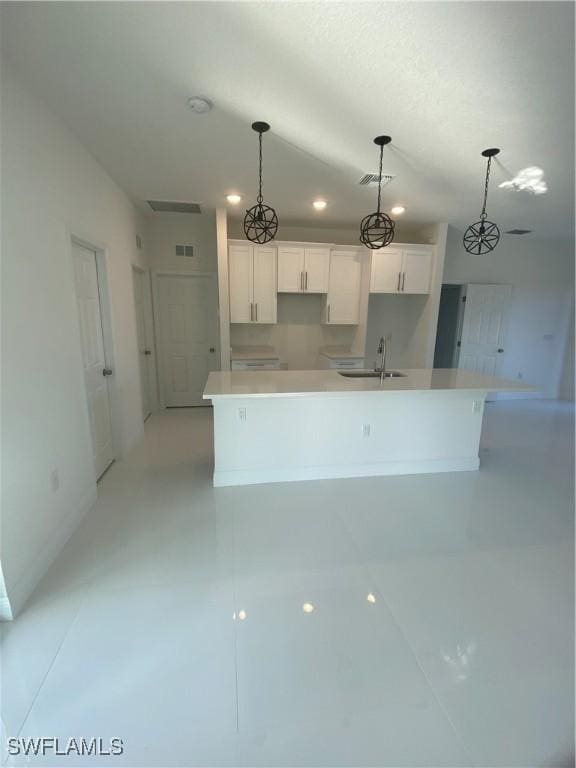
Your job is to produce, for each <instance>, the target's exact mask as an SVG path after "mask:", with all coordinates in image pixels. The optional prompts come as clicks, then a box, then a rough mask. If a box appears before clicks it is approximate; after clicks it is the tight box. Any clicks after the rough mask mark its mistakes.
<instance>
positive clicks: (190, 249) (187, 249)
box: [175, 245, 194, 258]
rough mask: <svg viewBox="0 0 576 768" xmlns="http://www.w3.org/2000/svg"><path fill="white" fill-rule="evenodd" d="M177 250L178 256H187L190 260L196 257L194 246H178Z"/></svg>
mask: <svg viewBox="0 0 576 768" xmlns="http://www.w3.org/2000/svg"><path fill="white" fill-rule="evenodd" d="M175 250H176V256H187V257H188V258H191V257H192V256H194V246H193V245H177V246H176V248H175Z"/></svg>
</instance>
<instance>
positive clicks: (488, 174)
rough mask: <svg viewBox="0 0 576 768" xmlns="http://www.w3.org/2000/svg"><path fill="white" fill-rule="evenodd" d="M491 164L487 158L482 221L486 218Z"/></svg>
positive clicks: (490, 159) (490, 160)
mask: <svg viewBox="0 0 576 768" xmlns="http://www.w3.org/2000/svg"><path fill="white" fill-rule="evenodd" d="M491 164H492V158H491V157H489V158H488V165H487V166H486V181H485V183H484V203H483V205H482V213H481V214H480V218H481V219H482V220H484V219H485V218H486V215H487V214H486V201H487V200H488V181H489V180H490V165H491Z"/></svg>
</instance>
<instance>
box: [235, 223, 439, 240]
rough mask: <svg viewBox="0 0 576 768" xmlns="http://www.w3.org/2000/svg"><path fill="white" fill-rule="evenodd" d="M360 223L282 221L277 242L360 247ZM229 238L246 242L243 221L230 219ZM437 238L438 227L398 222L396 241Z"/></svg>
mask: <svg viewBox="0 0 576 768" xmlns="http://www.w3.org/2000/svg"><path fill="white" fill-rule="evenodd" d="M359 226H360V222H358V227H347V228H345V227H342V228H340V227H323V226H321V224H319V225H318V226H316V227H311V226H295V225H283V224H282V220H281V219H280V226H279V227H278V234H277V236H276V239H277V240H299V241H301V242H307V243H338V244H339V245H360V241H359V239H358V234H359ZM228 237H229V238H231V239H237V238H238V239H241V240H244V239H245V236H244V231H243V229H242V220H241V219H238V218H229V219H228ZM435 238H436V225H430V224H421V225H411V224H405V223H404V222H402V221H400V220H399V221H397V222H396V229H395V235H394V239H395V240H396V241H398V242H404V243H433V242H435Z"/></svg>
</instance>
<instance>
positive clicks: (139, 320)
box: [132, 265, 154, 421]
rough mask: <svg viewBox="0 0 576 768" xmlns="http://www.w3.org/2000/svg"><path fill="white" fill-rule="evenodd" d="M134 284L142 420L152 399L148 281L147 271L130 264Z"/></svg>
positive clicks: (145, 416) (148, 411)
mask: <svg viewBox="0 0 576 768" xmlns="http://www.w3.org/2000/svg"><path fill="white" fill-rule="evenodd" d="M132 282H133V286H134V309H135V312H136V338H137V342H138V367H139V369H140V390H141V392H142V418H143V420H144V421H146V419H147V418H148V416H150V413H151V412H152V401H153V382H154V365H153V348H152V340H151V338H150V336H151V333H150V326H151V323H150V322H149V312H150V283H149V277H148V273H147V272H146V271H145V270H143V269H140V268H138V267H136V266H134V265H133V266H132Z"/></svg>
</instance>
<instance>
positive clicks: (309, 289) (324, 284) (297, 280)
mask: <svg viewBox="0 0 576 768" xmlns="http://www.w3.org/2000/svg"><path fill="white" fill-rule="evenodd" d="M329 268H330V248H327V247H325V246H318V247H317V248H316V247H312V246H311V247H308V246H298V245H279V246H278V292H279V293H326V292H327V291H328V273H329Z"/></svg>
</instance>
